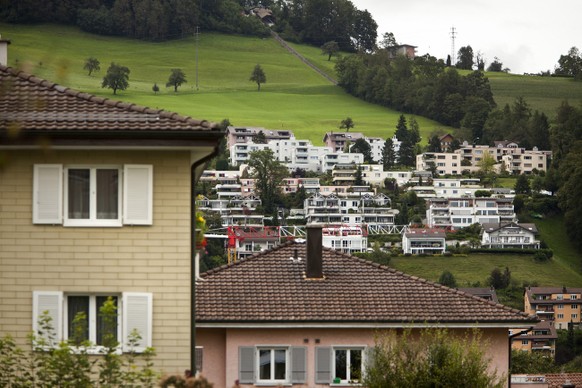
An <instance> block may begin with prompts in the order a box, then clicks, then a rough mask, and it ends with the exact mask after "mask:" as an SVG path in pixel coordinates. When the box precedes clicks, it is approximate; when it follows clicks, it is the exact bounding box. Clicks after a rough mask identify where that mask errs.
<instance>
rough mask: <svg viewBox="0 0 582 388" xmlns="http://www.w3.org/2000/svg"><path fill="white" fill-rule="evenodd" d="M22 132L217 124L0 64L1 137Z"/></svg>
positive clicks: (196, 128) (174, 129)
mask: <svg viewBox="0 0 582 388" xmlns="http://www.w3.org/2000/svg"><path fill="white" fill-rule="evenodd" d="M14 130H16V131H24V133H35V134H46V135H49V136H52V135H54V134H55V133H61V134H63V133H70V134H75V133H83V134H87V133H95V132H100V133H107V134H112V135H114V134H115V133H122V132H125V133H127V132H130V133H140V132H164V133H188V132H189V133H191V132H203V131H209V132H210V131H212V132H213V133H216V132H219V130H218V127H217V125H216V124H213V123H209V122H208V121H205V120H202V121H201V120H195V119H192V118H191V117H184V116H180V115H178V114H177V113H172V112H166V111H164V110H161V109H150V108H147V107H143V106H138V105H135V104H131V103H126V102H121V101H116V100H110V99H108V98H102V97H97V96H94V95H91V94H88V93H83V92H80V91H77V90H73V89H69V88H66V87H64V86H61V85H57V84H54V83H52V82H49V81H47V80H43V79H40V78H37V77H35V76H33V75H30V74H27V73H24V72H22V71H18V70H16V69H13V68H9V67H5V66H2V65H0V136H1V135H3V132H10V131H14Z"/></svg>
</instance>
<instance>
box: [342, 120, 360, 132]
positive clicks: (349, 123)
mask: <svg viewBox="0 0 582 388" xmlns="http://www.w3.org/2000/svg"><path fill="white" fill-rule="evenodd" d="M355 126H356V125H355V124H354V120H352V118H351V117H346V118H345V119H343V120H342V121H341V123H340V125H339V129H345V130H346V132H349V131H350V129H352V128H353V127H355Z"/></svg>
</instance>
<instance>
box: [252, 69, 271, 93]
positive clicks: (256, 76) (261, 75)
mask: <svg viewBox="0 0 582 388" xmlns="http://www.w3.org/2000/svg"><path fill="white" fill-rule="evenodd" d="M249 81H253V82H256V83H257V91H261V84H264V83H265V82H267V76H266V75H265V72H264V71H263V68H262V67H261V65H259V64H256V65H255V68H254V69H253V72H252V73H251V78H249Z"/></svg>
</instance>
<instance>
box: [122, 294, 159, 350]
mask: <svg viewBox="0 0 582 388" xmlns="http://www.w3.org/2000/svg"><path fill="white" fill-rule="evenodd" d="M122 303H123V305H122V311H121V314H122V316H123V327H122V330H123V338H122V345H123V351H124V352H130V351H133V352H137V353H141V352H143V351H144V350H145V349H146V348H148V347H151V346H152V318H153V314H152V306H153V305H152V294H151V293H147V292H124V293H123V301H122ZM134 329H135V330H137V332H138V333H139V335H140V337H141V340H139V341H138V343H137V344H136V346H134V347H133V348H131V347H130V346H129V344H128V340H129V337H130V334H131V332H132V331H133V330H134Z"/></svg>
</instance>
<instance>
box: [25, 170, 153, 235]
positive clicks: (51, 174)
mask: <svg viewBox="0 0 582 388" xmlns="http://www.w3.org/2000/svg"><path fill="white" fill-rule="evenodd" d="M32 197H33V206H32V210H33V211H32V214H33V215H32V219H33V220H32V221H33V223H34V224H53V225H58V224H62V225H64V226H73V227H119V226H122V225H152V223H153V166H151V165H125V166H124V167H123V168H121V166H105V165H96V166H83V165H80V166H73V165H71V166H62V165H60V164H37V165H34V175H33V196H32Z"/></svg>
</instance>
